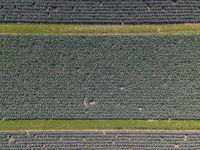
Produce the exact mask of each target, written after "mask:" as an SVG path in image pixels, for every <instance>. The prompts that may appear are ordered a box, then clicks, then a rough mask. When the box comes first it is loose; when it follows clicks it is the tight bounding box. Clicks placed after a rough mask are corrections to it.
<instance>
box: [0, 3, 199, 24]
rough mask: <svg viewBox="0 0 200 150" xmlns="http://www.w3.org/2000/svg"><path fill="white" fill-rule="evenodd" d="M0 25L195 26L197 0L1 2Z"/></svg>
mask: <svg viewBox="0 0 200 150" xmlns="http://www.w3.org/2000/svg"><path fill="white" fill-rule="evenodd" d="M0 21H1V22H37V23H43V22H45V23H92V24H93V23H94V24H96V23H97V24H98V23H118V24H129V23H133V24H138V23H139V24H140V23H194V22H200V1H199V0H114V1H113V0H1V1H0Z"/></svg>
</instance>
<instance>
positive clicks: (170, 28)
mask: <svg viewBox="0 0 200 150" xmlns="http://www.w3.org/2000/svg"><path fill="white" fill-rule="evenodd" d="M0 33H1V34H200V24H168V25H64V24H21V23H15V24H0Z"/></svg>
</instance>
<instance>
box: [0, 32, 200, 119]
mask: <svg viewBox="0 0 200 150" xmlns="http://www.w3.org/2000/svg"><path fill="white" fill-rule="evenodd" d="M199 41H200V36H199V35H193V36H192V35H188V36H186V35H182V36H180V35H177V36H170V35H169V36H167V35H166V36H164V35H163V36H153V35H152V36H133V35H130V36H87V35H80V36H79V35H77V36H73V35H67V36H50V35H49V36H47V35H45V36H42V35H41V36H39V35H35V36H33V35H1V36H0V91H1V92H0V118H1V119H169V118H171V119H200V111H199V108H200V101H199V99H200V76H199V73H200V64H199V63H200V62H199V60H200V51H199V50H200V43H199Z"/></svg>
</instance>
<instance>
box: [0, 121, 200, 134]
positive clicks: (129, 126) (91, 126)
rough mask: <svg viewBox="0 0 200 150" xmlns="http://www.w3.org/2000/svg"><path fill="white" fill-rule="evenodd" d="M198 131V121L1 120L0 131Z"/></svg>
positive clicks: (199, 127) (199, 126)
mask: <svg viewBox="0 0 200 150" xmlns="http://www.w3.org/2000/svg"><path fill="white" fill-rule="evenodd" d="M118 129H124V130H133V129H154V130H200V120H197V121H195V120H2V121H0V130H1V131H4V130H118Z"/></svg>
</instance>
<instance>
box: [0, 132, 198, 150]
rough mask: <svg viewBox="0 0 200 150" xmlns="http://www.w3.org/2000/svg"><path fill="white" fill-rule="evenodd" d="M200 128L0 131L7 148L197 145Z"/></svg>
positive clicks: (163, 148)
mask: <svg viewBox="0 0 200 150" xmlns="http://www.w3.org/2000/svg"><path fill="white" fill-rule="evenodd" d="M199 138H200V132H199V131H198V132H193V131H164V130H163V131H154V130H152V131H145V130H135V131H122V130H118V131H116V130H114V131H105V130H102V131H48V132H45V131H21V132H0V145H1V148H2V149H4V150H8V149H34V150H41V149H52V150H53V149H113V150H116V149H117V150H121V149H137V150H144V149H154V150H166V149H182V150H188V149H198V148H199V147H200V143H199Z"/></svg>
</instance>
